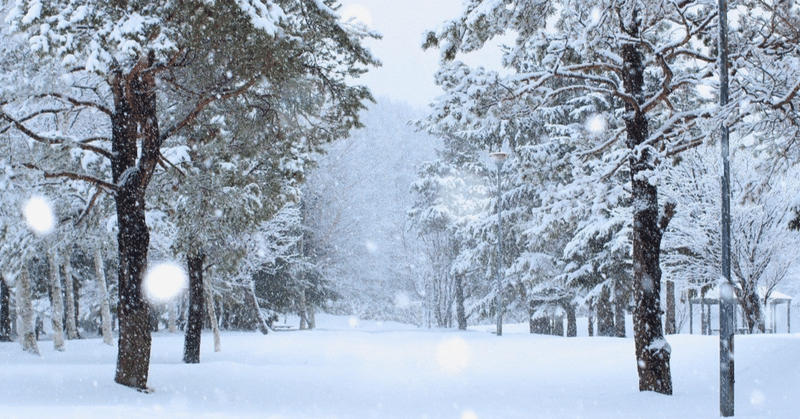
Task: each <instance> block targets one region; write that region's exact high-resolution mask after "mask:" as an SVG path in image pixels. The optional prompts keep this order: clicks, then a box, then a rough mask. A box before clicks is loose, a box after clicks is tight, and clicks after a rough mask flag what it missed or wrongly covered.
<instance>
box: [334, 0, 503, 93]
mask: <svg viewBox="0 0 800 419" xmlns="http://www.w3.org/2000/svg"><path fill="white" fill-rule="evenodd" d="M341 3H342V8H341V9H340V10H339V13H340V14H342V15H343V16H345V17H347V16H348V15H356V16H359V14H360V13H362V12H361V11H363V10H366V11H367V12H368V13H369V17H366V18H365V19H362V20H367V19H368V20H371V22H366V23H370V26H371V27H372V28H373V29H374V30H376V31H378V32H380V33H381V34H382V35H383V39H381V40H379V41H374V40H370V41H368V42H366V45H367V46H368V47H369V48H370V49H371V50H372V53H373V54H374V55H375V56H377V57H378V58H379V59H380V60H381V62H382V63H383V66H382V67H380V68H377V69H371V70H370V72H369V73H367V74H366V75H365V76H363V77H362V78H361V79H360V80H359V81H358V83H363V84H366V85H367V86H369V87H370V88H371V89H372V92H373V94H374V95H375V96H376V97H379V96H386V97H389V98H391V99H394V100H398V101H405V102H408V103H410V104H412V105H414V106H425V105H427V104H428V103H430V102H431V101H432V100H433V99H434V98H435V97H436V96H437V95H439V94H440V93H441V90H440V89H439V87H438V86H436V85H435V84H434V82H433V75H434V73H435V72H436V70H437V69H438V68H439V50H436V49H433V50H428V51H423V50H422V48H421V45H422V39H423V33H424V32H425V31H426V30H435V29H436V28H438V27H439V26H440V24H441V23H442V22H444V21H445V20H449V19H454V18H456V17H458V15H459V13H460V12H461V0H341ZM465 61H466V62H468V63H469V64H471V65H478V64H480V65H484V66H485V67H487V68H498V67H499V63H500V51H499V49H498V48H497V47H487V48H486V51H484V52H481V53H477V54H470V56H469V59H467V60H465Z"/></svg>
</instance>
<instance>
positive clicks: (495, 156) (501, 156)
mask: <svg viewBox="0 0 800 419" xmlns="http://www.w3.org/2000/svg"><path fill="white" fill-rule="evenodd" d="M508 156H509V154H508V153H506V152H504V151H496V152H494V153H489V157H491V158H492V160H494V162H495V163H497V165H498V166H500V165H502V164H503V163H505V161H506V160H507V159H508Z"/></svg>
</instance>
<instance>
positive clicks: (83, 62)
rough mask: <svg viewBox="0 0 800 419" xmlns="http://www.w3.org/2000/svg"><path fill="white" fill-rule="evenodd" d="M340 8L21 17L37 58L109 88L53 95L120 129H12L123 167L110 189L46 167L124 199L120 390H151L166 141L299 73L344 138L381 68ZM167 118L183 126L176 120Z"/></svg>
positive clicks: (111, 9)
mask: <svg viewBox="0 0 800 419" xmlns="http://www.w3.org/2000/svg"><path fill="white" fill-rule="evenodd" d="M331 7H334V8H335V7H336V6H335V2H334V1H311V0H297V1H295V0H284V1H267V2H262V1H255V2H252V4H251V2H248V3H241V2H234V1H217V2H212V3H208V2H203V1H197V2H194V1H192V2H189V3H166V4H155V3H150V2H138V1H134V2H123V3H119V2H111V3H105V2H94V1H91V0H87V1H79V2H74V1H57V2H49V3H46V4H42V3H41V2H38V1H19V2H18V3H17V5H16V7H15V8H14V9H13V10H12V11H11V13H10V14H9V16H8V18H7V21H8V22H10V24H11V27H12V30H17V31H20V32H21V33H22V34H24V36H25V37H26V38H27V39H26V41H27V43H28V44H29V45H30V47H31V48H32V50H33V51H35V52H38V53H40V54H42V55H51V56H54V58H55V59H56V61H57V62H58V63H60V64H61V65H62V66H63V67H64V68H65V69H67V70H69V71H71V72H73V73H76V74H91V75H96V76H97V79H98V80H99V84H97V85H96V86H98V87H97V88H95V89H92V88H91V86H90V88H89V89H84V90H81V89H82V88H83V87H84V86H83V85H78V84H77V83H76V84H74V86H75V89H78V90H79V91H80V92H81V93H83V94H85V95H88V97H77V98H76V97H75V96H74V95H72V94H67V95H65V94H64V93H63V92H53V94H54V95H56V97H57V98H59V99H62V100H63V101H64V102H68V103H71V104H74V105H76V106H81V107H85V108H92V109H94V110H96V111H98V113H99V114H105V116H106V118H107V119H106V121H107V126H109V127H110V129H109V130H107V131H105V132H104V133H103V137H100V138H97V137H94V138H86V137H73V136H71V135H69V134H66V133H56V134H55V135H48V136H45V137H43V136H41V135H38V134H36V133H33V132H26V130H27V128H26V126H25V122H26V120H25V119H19V118H14V117H12V116H9V115H4V119H6V120H7V121H9V122H11V123H12V124H13V125H14V127H15V129H17V130H19V131H21V132H24V133H26V134H28V135H29V137H30V138H33V139H36V140H39V141H41V142H44V143H50V144H52V143H61V144H64V145H66V146H68V147H69V148H73V149H74V148H78V149H82V150H85V151H92V152H95V153H97V154H99V155H100V156H103V157H104V158H107V159H108V160H110V161H111V169H112V179H111V180H110V181H108V180H103V179H99V178H96V177H91V176H87V175H85V174H76V173H73V172H69V173H65V172H62V171H60V170H59V168H57V167H40V169H41V170H43V171H45V176H50V177H67V178H73V179H81V180H85V181H88V182H90V183H91V184H93V185H94V186H95V187H96V188H97V189H103V190H105V191H113V195H114V199H115V201H116V212H117V225H118V228H119V230H118V231H119V233H118V240H117V244H118V253H119V263H118V266H119V270H118V277H119V279H118V283H119V300H120V304H119V329H120V342H119V356H118V358H117V374H116V377H115V381H116V382H118V383H120V384H123V385H127V386H130V387H134V388H138V389H145V388H146V385H147V376H148V370H149V353H150V334H149V328H148V323H149V319H148V317H149V315H148V306H147V304H146V302H145V301H144V299H143V296H142V295H141V292H140V289H141V283H142V275H143V274H144V271H145V267H146V266H147V251H148V244H149V232H148V228H147V223H146V217H145V211H146V200H145V194H146V191H147V189H148V185H149V184H150V181H151V179H152V177H153V175H154V173H155V171H156V169H157V167H158V166H159V165H160V164H162V163H163V161H164V157H163V154H162V146H163V144H164V143H165V141H167V140H168V139H172V138H173V137H174V136H175V135H176V134H179V133H181V132H182V130H183V129H185V128H186V127H188V126H191V125H192V124H193V123H194V122H195V121H196V119H197V118H198V116H199V115H200V114H201V113H202V112H203V111H204V110H205V109H206V108H207V107H209V105H211V104H212V103H214V102H217V101H222V100H226V99H232V98H236V97H241V96H242V95H244V94H245V93H253V92H254V90H253V89H254V88H257V87H260V86H272V85H274V86H280V85H281V83H282V81H283V80H284V77H285V76H287V75H293V76H292V77H290V80H291V79H295V78H300V77H302V78H305V79H306V80H307V81H308V82H307V84H305V85H306V86H308V88H309V89H311V90H312V91H313V92H314V93H313V94H312V95H311V96H313V97H314V98H315V100H317V101H320V102H323V103H326V104H327V105H326V106H325V107H324V113H323V114H321V115H313V117H316V118H320V119H323V120H326V121H336V122H337V124H336V125H335V126H336V127H338V128H339V129H338V130H336V131H335V134H336V135H341V134H343V133H345V132H346V131H347V130H348V129H349V128H350V127H351V126H353V125H357V124H358V114H357V112H358V110H359V109H360V108H361V106H362V105H361V104H362V101H364V100H367V99H369V97H370V96H369V92H368V90H367V89H366V88H363V87H352V86H349V85H348V77H353V76H358V75H359V74H361V73H363V72H364V71H366V70H365V66H369V65H374V64H376V61H375V60H374V59H373V58H372V56H371V55H370V53H369V52H368V51H367V50H366V49H364V48H363V47H362V46H361V45H360V41H361V39H363V38H364V37H367V36H373V34H372V33H370V32H369V31H367V30H365V28H364V27H363V26H354V25H345V24H342V23H341V22H340V21H339V18H338V17H337V16H336V14H335V12H334V11H333V9H331ZM199 73H202V74H205V75H206V76H208V78H207V79H206V81H205V83H203V84H198V83H194V84H193V83H192V81H194V82H196V81H197V80H199V79H198V78H197V77H189V78H186V77H185V76H186V74H193V75H195V74H199ZM165 89H176V90H181V91H182V92H183V93H184V94H185V96H186V97H187V99H188V100H186V101H184V102H183V103H182V104H181V105H182V106H180V107H179V108H178V109H170V110H169V111H167V110H160V109H159V107H158V105H157V104H158V100H159V98H160V97H161V95H162V93H163V92H164V91H165ZM57 94H60V95H61V96H57ZM92 95H94V96H92ZM267 110H268V109H267ZM165 115H170V116H171V117H170V118H166V120H165V118H163V117H164V116H165ZM308 117H312V115H308ZM162 124H163V125H165V126H166V129H163V130H162V128H161V125H162ZM27 131H30V130H27ZM31 134H33V135H31ZM109 134H110V135H109ZM51 137H53V138H51ZM184 138H185V137H184Z"/></svg>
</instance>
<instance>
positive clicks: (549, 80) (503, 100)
mask: <svg viewBox="0 0 800 419" xmlns="http://www.w3.org/2000/svg"><path fill="white" fill-rule="evenodd" d="M556 6H558V7H556ZM714 7H715V6H714V4H713V3H711V2H705V1H702V0H701V1H693V2H689V3H682V4H680V5H675V4H672V3H669V2H660V1H647V2H640V1H630V2H622V3H619V2H600V3H597V2H592V3H586V4H583V5H577V4H575V3H574V2H571V3H569V4H567V3H562V2H536V1H527V0H519V1H511V2H488V1H480V0H473V1H469V2H466V3H465V5H464V8H463V12H462V15H461V16H460V17H458V18H457V19H454V20H452V21H449V22H446V23H445V24H444V25H443V26H442V27H441V28H440V29H439V30H438V31H437V32H431V33H429V34H428V36H427V37H426V46H428V47H432V46H437V45H438V46H441V47H442V57H443V59H444V62H443V65H442V67H441V69H440V71H439V73H438V74H437V79H438V83H439V84H440V85H441V86H442V87H443V88H444V89H445V94H444V95H442V96H441V97H440V98H438V99H437V101H436V103H435V104H434V105H433V111H432V114H431V116H430V118H429V121H430V123H431V124H433V125H436V126H439V127H441V128H442V129H453V130H456V131H468V132H470V134H471V135H473V136H475V135H480V134H485V136H488V135H489V134H490V133H491V135H495V133H497V132H507V131H506V129H507V128H508V127H509V126H510V124H511V121H514V120H518V119H522V120H529V121H531V123H532V124H533V123H534V121H536V118H537V117H539V116H540V115H541V114H542V111H548V110H550V109H551V108H548V106H550V105H552V104H554V103H566V104H567V105H568V106H563V107H561V109H562V110H563V111H564V112H565V113H569V112H580V111H581V110H582V109H586V108H585V107H588V106H592V105H593V104H592V103H591V102H592V101H594V100H600V101H604V102H605V103H608V104H609V106H610V107H611V108H612V109H613V112H614V114H616V115H619V116H620V117H621V119H622V120H623V121H624V131H621V132H619V136H614V137H611V138H610V139H608V140H607V141H606V142H605V143H599V144H596V145H595V146H594V147H591V148H589V149H587V150H582V151H583V152H584V153H587V154H589V155H600V156H603V157H604V158H603V159H601V161H605V164H607V165H608V170H609V172H610V173H613V172H614V171H616V170H618V169H619V168H620V167H622V166H623V165H627V166H628V170H629V172H628V173H629V178H628V180H627V181H626V182H630V184H629V185H630V186H629V187H630V191H631V202H632V223H631V225H632V226H633V228H632V231H631V233H632V243H633V244H632V249H633V281H634V286H633V290H634V293H633V294H634V301H635V304H634V332H635V340H636V363H637V368H638V372H639V388H640V390H642V391H656V392H659V393H664V394H671V393H672V380H671V374H670V366H669V358H670V347H669V345H668V344H667V342H666V340H665V339H664V338H663V331H662V326H661V319H660V316H659V313H660V309H661V308H660V295H659V292H660V283H661V268H660V243H661V239H662V236H663V233H664V231H665V229H666V227H667V226H668V224H669V220H670V218H671V216H672V215H673V214H674V211H675V207H674V205H673V204H672V203H671V202H667V204H666V205H664V208H663V210H661V209H660V208H659V200H658V179H659V176H658V175H659V165H660V164H661V161H662V159H664V158H665V157H668V156H670V155H672V154H675V153H678V152H680V151H682V150H684V149H687V148H691V147H694V146H696V145H697V144H699V142H701V141H702V139H703V138H704V136H705V134H703V133H702V132H701V131H700V130H698V129H697V123H698V122H699V121H700V120H702V119H703V118H704V117H706V116H707V115H709V112H708V108H707V107H703V106H698V103H702V101H699V100H693V99H694V98H695V97H696V96H697V92H696V91H695V90H694V87H695V86H696V85H698V84H701V83H703V82H704V81H705V80H707V79H708V78H709V77H710V76H711V74H712V69H711V67H710V66H709V64H711V63H714V61H715V60H714V57H713V56H709V55H708V51H707V49H706V48H705V47H704V43H705V42H707V41H708V40H709V39H710V38H709V37H710V31H711V29H712V26H713V24H714V22H715V16H714V14H713V12H712V11H713V9H714ZM554 19H555V20H554ZM552 22H556V23H555V24H553V23H552ZM509 30H510V31H513V32H514V33H515V36H516V38H517V39H516V42H515V43H514V45H512V46H508V47H506V48H505V51H504V58H503V63H502V64H503V65H504V66H505V67H506V68H507V69H508V70H510V72H511V74H508V75H501V74H500V73H498V72H495V71H487V70H483V69H480V68H479V69H475V70H473V69H470V68H469V67H467V66H466V65H464V64H462V63H459V62H457V61H454V60H455V59H456V58H457V55H458V54H459V53H465V52H469V51H472V50H475V49H478V48H480V47H481V46H483V45H484V44H485V43H486V42H487V41H488V40H489V39H491V38H493V37H494V36H496V35H498V34H502V33H506V32H507V31H509ZM674 33H682V34H684V36H683V37H681V38H676V37H674V36H671V37H667V36H666V35H667V34H674ZM576 92H578V93H580V95H578V96H579V97H581V98H580V99H577V100H571V99H573V98H574V97H575V93H576ZM561 100H564V101H566V102H559V101H561ZM589 109H592V108H589ZM507 135H510V136H511V137H512V138H513V136H514V132H510V133H508V132H507ZM623 138H624V141H621V139H623ZM609 172H607V173H609ZM594 173H595V176H597V175H600V171H595V172H594ZM600 176H602V175H600Z"/></svg>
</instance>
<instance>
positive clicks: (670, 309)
mask: <svg viewBox="0 0 800 419" xmlns="http://www.w3.org/2000/svg"><path fill="white" fill-rule="evenodd" d="M666 282H667V315H666V318H665V319H664V323H665V324H664V333H666V334H668V335H674V334H675V333H678V332H677V329H678V325H677V322H676V319H675V282H673V281H670V280H667V281H666Z"/></svg>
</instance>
